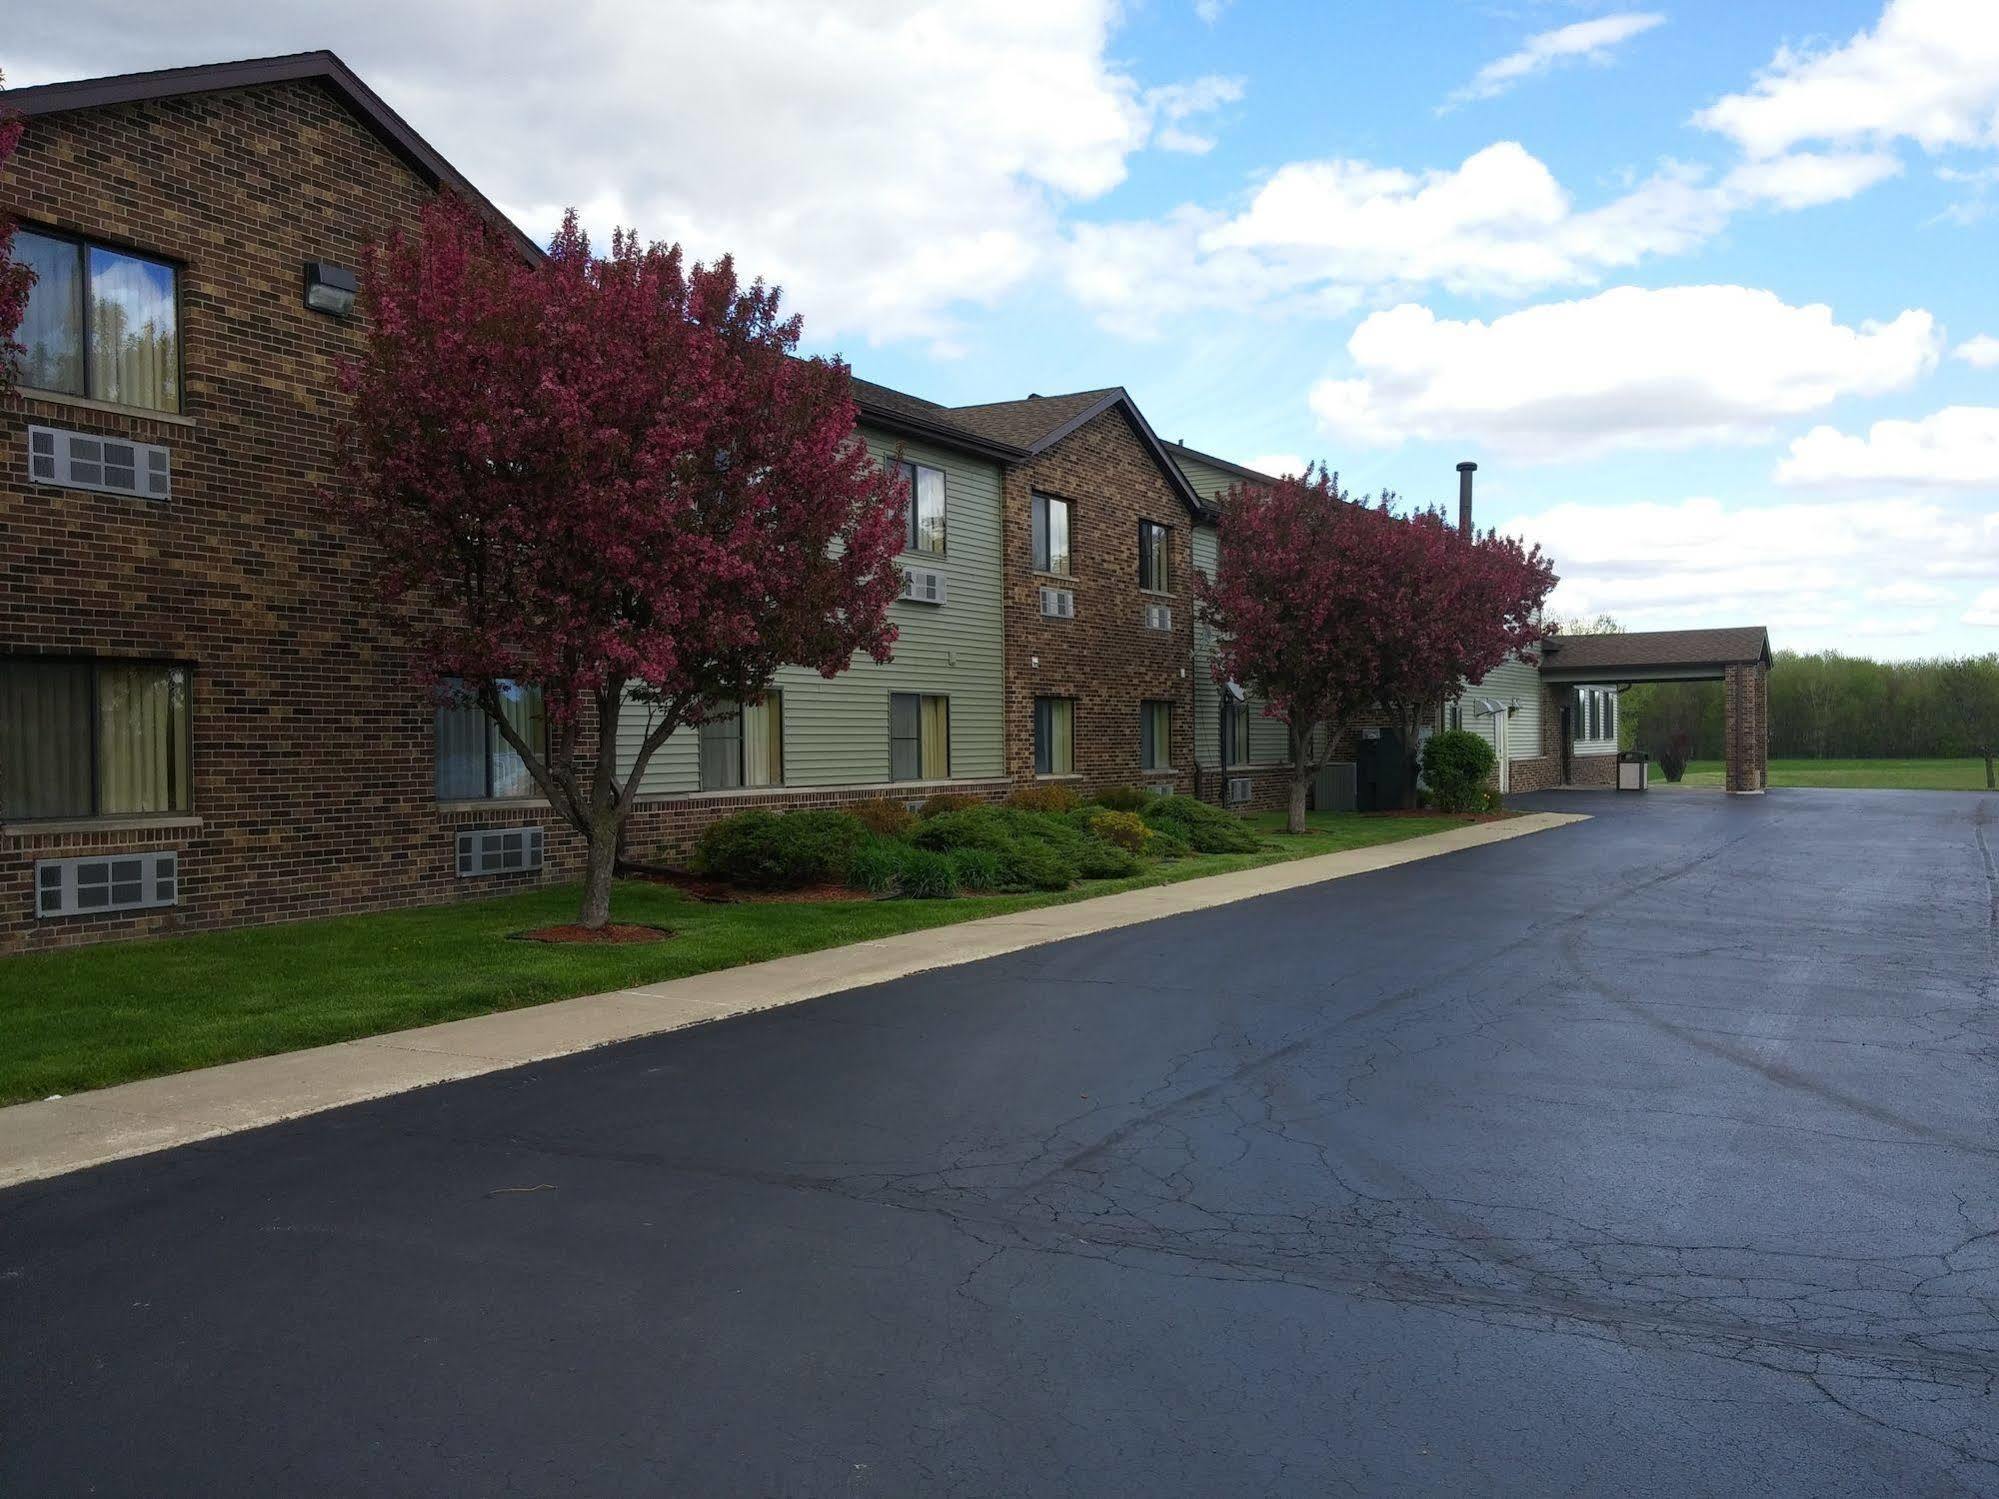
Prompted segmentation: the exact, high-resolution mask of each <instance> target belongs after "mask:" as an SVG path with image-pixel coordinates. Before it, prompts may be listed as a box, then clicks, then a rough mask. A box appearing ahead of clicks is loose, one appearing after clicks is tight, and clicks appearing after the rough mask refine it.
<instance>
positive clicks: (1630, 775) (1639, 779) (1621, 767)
mask: <svg viewBox="0 0 1999 1499" xmlns="http://www.w3.org/2000/svg"><path fill="white" fill-rule="evenodd" d="M1651 759H1652V757H1651V756H1650V755H1648V754H1646V753H1645V752H1644V751H1643V750H1619V751H1618V752H1617V789H1618V790H1619V791H1643V790H1644V789H1645V775H1646V766H1647V764H1649V763H1650V761H1651Z"/></svg>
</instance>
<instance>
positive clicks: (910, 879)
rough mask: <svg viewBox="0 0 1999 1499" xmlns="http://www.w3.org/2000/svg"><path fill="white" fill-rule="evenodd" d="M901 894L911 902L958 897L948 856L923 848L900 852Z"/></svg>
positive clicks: (956, 881)
mask: <svg viewBox="0 0 1999 1499" xmlns="http://www.w3.org/2000/svg"><path fill="white" fill-rule="evenodd" d="M901 852H902V893H903V894H904V895H907V896H909V897H910V898H911V899H913V900H943V899H944V898H945V897H947V896H952V895H956V894H957V893H958V876H957V873H956V871H955V870H953V868H952V866H951V859H950V856H949V855H947V854H940V853H937V852H936V851H934V850H932V849H927V848H905V849H903V850H902V851H901Z"/></svg>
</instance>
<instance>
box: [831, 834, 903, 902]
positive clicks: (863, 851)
mask: <svg viewBox="0 0 1999 1499" xmlns="http://www.w3.org/2000/svg"><path fill="white" fill-rule="evenodd" d="M910 852H911V850H909V849H907V848H904V847H903V846H902V845H901V844H900V843H889V842H887V841H885V840H883V839H879V838H877V839H875V840H873V841H872V842H868V843H863V844H862V845H861V846H860V847H859V848H857V849H855V850H854V857H853V858H851V859H849V860H848V861H847V883H848V884H850V885H852V886H853V887H854V888H855V889H857V890H865V891H867V892H868V894H870V895H893V894H895V892H896V889H897V888H898V886H899V885H900V884H901V881H902V861H903V856H904V855H906V854H908V853H910Z"/></svg>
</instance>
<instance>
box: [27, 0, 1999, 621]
mask: <svg viewBox="0 0 1999 1499" xmlns="http://www.w3.org/2000/svg"><path fill="white" fill-rule="evenodd" d="M17 19H19V20H20V21H21V22H22V24H19V25H17V24H16V23H15V22H12V21H10V25H9V31H10V36H9V39H8V40H7V41H6V42H4V43H0V66H4V67H5V68H6V70H7V73H8V76H9V79H10V81H11V82H14V83H17V84H19V83H31V82H40V81H45V80H47V79H52V78H61V77H78V76H88V75H91V74H96V73H102V72H108V71H119V70H125V69H130V68H142V67H156V66H165V65H171V64H176V63H186V62H198V61H212V60H216V59H219V58H223V57H232V56H244V55H255V54H259V53H266V52H279V51H289V50H297V49H300V48H306V47H316V46H332V47H334V48H335V49H336V50H339V51H340V52H341V53H342V55H343V56H344V57H346V59H347V60H348V61H349V62H350V63H351V64H352V65H354V66H355V67H356V68H357V69H358V70H359V71H360V72H361V73H362V74H363V76H364V77H366V78H368V79H369V81H370V82H371V83H372V84H373V85H374V86H375V87H376V88H377V90H378V91H379V92H381V93H382V94H383V95H384V96H385V97H386V98H387V99H388V100H389V101H390V103H391V104H393V105H394V106H396V107H397V108H398V109H400V110H401V111H402V112H403V113H404V114H405V115H406V116H407V117H408V118H409V119H410V121H411V123H412V124H414V125H415V126H416V127H417V128H418V129H419V130H420V131H422V132H423V133H424V134H425V135H426V136H428V137H429V138H430V139H431V140H432V141H433V142H434V143H435V144H436V145H437V146H438V147H439V148H440V149H441V150H443V151H444V152H445V154H446V155H447V156H449V157H450V158H451V159H452V160H453V161H454V162H455V163H456V164H458V165H459V166H460V167H461V168H462V169H463V170H464V171H466V172H467V174H468V175H470V176H471V177H472V178H473V180H474V181H476V182H478V183H479V184H480V185H481V186H482V187H483V188H484V189H485V190H486V191H487V192H488V193H489V194H490V195H491V196H492V197H493V198H494V199H495V200H496V201H498V202H500V203H501V204H502V205H503V206H504V207H506V208H507V209H508V211H509V212H511V213H513V214H514V215H515V216H516V217H517V218H518V219H519V220H520V221H521V222H522V224H523V225H524V226H525V227H527V228H529V229H530V230H531V231H533V232H536V233H538V234H539V233H545V232H546V230H547V229H548V228H549V227H550V226H551V225H552V223H553V221H554V219H555V217H556V216H557V215H558V214H559V212H560V209H561V207H562V206H563V205H564V204H569V203H574V204H577V205H578V206H579V207H581V209H582V210H583V212H584V214H585V217H586V220H587V221H588V222H589V223H590V224H592V226H593V227H595V228H599V229H607V228H608V227H609V226H610V225H611V224H613V223H620V222H622V223H629V224H636V225H637V226H638V227H639V228H640V229H641V230H643V231H644V232H646V233H647V234H648V235H652V236H657V237H661V238H677V239H680V240H682V241H684V242H685V243H686V244H687V246H688V247H689V249H690V250H691V251H692V252H694V253H696V254H699V255H712V254H715V253H718V252H719V251H722V250H725V249H730V250H734V251H735V253H736V254H737V256H738V258H739V260H740V261H741V262H742V263H743V265H744V266H745V267H746V268H748V269H750V270H752V271H761V272H763V273H765V274H767V275H769V276H770V277H771V278H772V279H775V280H777V281H780V282H781V283H782V284H784V285H785V287H786V288H787V291H788V293H789V294H790V295H791V297H792V300H793V303H794V305H795V306H797V307H798V308H799V309H800V310H802V311H803V312H804V314H805V316H806V319H807V325H808V329H809V336H810V342H811V344H812V346H813V347H815V348H818V349H825V350H835V349H837V350H839V351H840V352H842V353H844V354H845V355H846V356H847V357H848V358H849V359H850V360H851V361H852V363H853V364H854V367H855V369H856V370H857V372H859V373H861V374H863V375H865V376H868V377H869V378H872V379H876V380H880V381H882V382H884V383H887V384H891V385H896V386H899V387H901V388H903V389H907V390H910V391H913V392H916V393H918V394H921V395H925V396H928V397H930V398H932V399H936V400H940V401H945V402H949V403H955V402H968V401H983V400H995V399H1004V398H1009V397H1013V396H1017V395H1022V394H1025V393H1027V392H1028V391H1041V392H1055V391H1062V390H1072V389H1078V388H1083V387H1093V386H1099V385H1110V384H1122V385H1124V386H1126V387H1127V388H1129V389H1130V390H1131V391H1132V393H1133V395H1134V396H1135V397H1136V399H1137V400H1138V403H1139V405H1140V406H1141V408H1142V409H1144V411H1145V412H1146V413H1147V415H1148V416H1149V417H1150V418H1151V420H1152V422H1153V425H1154V426H1155V427H1156V428H1157V429H1158V430H1159V431H1160V432H1161V434H1162V435H1164V436H1167V437H1177V438H1184V439H1185V440H1186V441H1188V442H1189V443H1192V444H1193V445H1195V446H1197V447H1201V448H1205V449H1208V450H1210V451H1213V452H1217V453H1220V454H1223V455H1225V456H1228V457H1231V458H1235V459H1237V460H1239V461H1245V462H1253V461H1268V462H1272V463H1276V462H1282V461H1286V460H1290V459H1300V458H1310V459H1321V460H1324V461H1326V462H1327V463H1329V464H1331V465H1332V466H1333V467H1334V468H1336V469H1338V470H1339V471H1340V473H1341V474H1342V476H1343V478H1344V480H1345V481H1346V482H1347V483H1348V485H1349V486H1350V487H1351V488H1354V489H1356V490H1363V491H1366V490H1375V489H1379V488H1383V487H1386V488H1390V489H1393V490H1396V491H1398V492H1399V493H1401V494H1403V495H1404V496H1406V497H1408V498H1410V499H1412V500H1416V501H1440V500H1444V499H1446V498H1448V497H1449V496H1450V494H1451V492H1452V489H1453V486H1454V481H1455V475H1454V474H1453V472H1452V466H1453V464H1454V463H1455V462H1456V461H1457V460H1459V459H1461V458H1473V459H1476V460H1477V461H1478V462H1479V463H1480V465H1481V471H1480V475H1479V482H1480V490H1479V514H1480V519H1481V520H1482V521H1483V522H1485V523H1488V524H1496V525H1500V526H1504V527H1507V528H1510V529H1515V530H1518V531H1520V532H1521V533H1522V534H1526V535H1530V536H1532V537H1534V538H1536V539H1538V540H1540V541H1541V542H1543V544H1544V545H1546V546H1547V547H1548V549H1549V550H1550V551H1551V552H1552V553H1553V554H1554V556H1555V558H1556V561H1557V565H1558V568H1559V570H1560V571H1561V572H1562V574H1563V577H1564V582H1563V585H1562V588H1561V590H1560V591H1559V592H1558V595H1557V599H1556V607H1557V608H1558V609H1559V610H1562V611H1565V612H1576V613H1584V612H1588V613H1594V612H1598V611H1607V612H1609V613H1612V614H1615V615H1616V616H1618V617H1619V618H1620V619H1622V620H1624V621H1625V622H1626V623H1627V624H1628V625H1630V626H1632V627H1664V626H1670V625H1679V624H1736V623H1749V622H1756V621H1762V622H1767V623H1768V624H1769V625H1770V626H1771V628H1772V631H1773V634H1774V635H1775V638H1776V640H1777V642H1778V643H1779V644H1780V645H1794V646H1797V647H1800V648H1806V649H1811V648H1817V647H1823V646H1835V647H1838V648H1841V649H1845V650H1849V651H1855V652H1865V653H1871V654H1876V655H1883V656H1908V655H1923V654H1932V653H1939V652H1960V651H1981V652H1982V651H1989V650H1994V649H1999V296H1995V292H1994V277H1993V275H1992V270H1991V267H1992V265H1993V263H1994V260H1995V256H1994V251H1995V248H1999V245H1995V233H1994V231H1995V226H1999V217H1995V216H1994V214H1993V212H1992V210H1993V209H1994V208H1999V4H1994V3H1993V0H1892V3H1884V0H1874V3H1869V4H1854V3H1836V0H1815V3H1794V4H1784V3H1778V0H1759V3H1757V4H1754V5H1742V4H1738V3H1719V0H1703V3H1699V4H1686V5H1673V4H1667V3H1660V4H1634V5H1601V4H1583V3H1567V0H1538V3H1536V0H1524V3H1516V4H1510V5H1509V4H1485V3H1464V0H1398V3H1395V4H1380V5H1365V6H1364V5H1349V4H1342V5H1332V4H1324V3H1318V4H1285V3H1275V0H1230V3H1222V0H1145V3H1142V4H1141V3H1131V4H1126V5H1123V6H1115V5H1112V4H1110V3H1108V0H1098V3H1090V0H1006V3H1002V0H952V3H938V4H928V5H926V4H921V3H900V0H868V3H865V4H862V3H855V4H851V5H842V4H830V3H829V4H819V3H812V0H729V3H722V0H675V3H671V4H662V5H645V6H640V5H624V4H608V3H606V4H592V3H587V0H585V3H581V4H578V5H575V6H573V7H571V8H569V9H567V10H566V11H565V25H564V27H563V28H562V30H561V32H560V33H559V34H555V33H551V31H550V30H549V28H548V26H547V23H546V11H545V9H543V8H539V7H527V6H518V7H516V6H512V5H474V4H473V3H471V0H448V3H439V4H435V5H432V6H426V7H421V8H416V9H412V8H410V7H407V6H397V5H391V4H388V3H386V0H359V3H358V4H347V5H343V6H340V7H334V6H332V5H330V4H326V5H322V4H318V3H304V4H300V5H297V6H288V7H269V6H256V5H251V4H246V3H240V0H187V3H186V4H184V5H182V6H178V7H176V8H175V9H174V12H173V14H172V15H171V16H167V15H164V14H160V13H157V12H156V10H155V9H153V8H148V7H142V6H138V5H125V4H90V3H86V4H82V5H78V6H72V7H67V8H64V9H63V10H62V11H60V12H56V11H53V10H51V9H49V8H40V9H39V10H38V11H36V12H35V13H33V14H31V15H30V16H27V17H24V18H17ZM523 57H529V58H532V59H533V66H532V68H531V69H530V70H529V71H528V72H527V74H526V75H525V76H523V74H522V71H521V67H520V59H521V58H523Z"/></svg>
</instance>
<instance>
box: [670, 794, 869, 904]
mask: <svg viewBox="0 0 1999 1499" xmlns="http://www.w3.org/2000/svg"><path fill="white" fill-rule="evenodd" d="M867 841H868V830H867V828H865V827H864V826H862V824H861V821H860V819H859V818H857V817H854V816H853V815H851V814H850V813H846V812H825V811H813V812H787V813H785V814H784V815H783V816H782V817H780V816H778V815H777V814H776V813H774V812H763V811H752V812H738V813H736V814H735V815H734V816H733V817H725V818H723V819H722V820H721V821H720V822H716V823H711V824H709V826H708V827H707V828H706V829H704V830H703V831H702V834H701V840H700V843H699V844H698V845H697V847H696V852H695V862H696V864H697V865H698V866H699V868H700V869H701V871H702V873H704V874H710V875H713V876H714V877H715V878H716V879H719V880H727V881H729V882H730V883H731V884H734V885H742V886H745V887H747V888H748V889H751V890H796V889H798V888H799V887H800V886H803V885H823V884H832V883H844V882H845V881H846V880H847V878H848V877H849V872H850V869H851V866H852V864H853V859H854V855H855V854H856V853H857V852H859V850H860V849H861V848H862V847H863V846H864V845H865V844H866V843H867Z"/></svg>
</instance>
